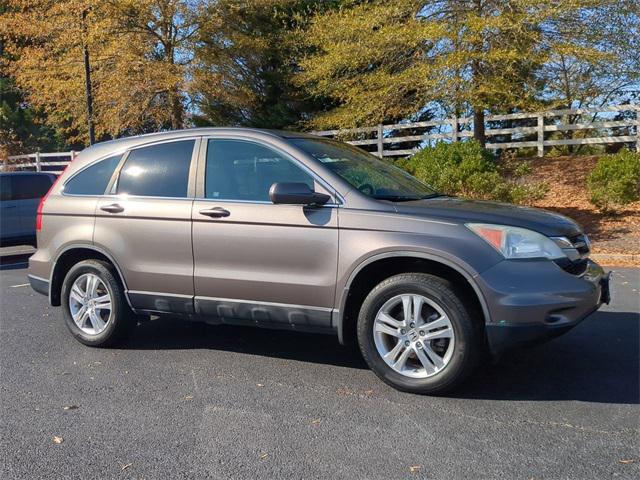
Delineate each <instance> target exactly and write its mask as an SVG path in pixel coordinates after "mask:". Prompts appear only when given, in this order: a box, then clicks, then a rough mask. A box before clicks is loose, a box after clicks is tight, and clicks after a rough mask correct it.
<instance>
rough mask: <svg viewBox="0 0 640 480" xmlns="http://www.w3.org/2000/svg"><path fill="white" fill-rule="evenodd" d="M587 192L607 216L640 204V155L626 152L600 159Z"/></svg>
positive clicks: (588, 178)
mask: <svg viewBox="0 0 640 480" xmlns="http://www.w3.org/2000/svg"><path fill="white" fill-rule="evenodd" d="M587 188H588V189H589V196H590V197H591V203H593V204H594V205H595V206H596V207H598V208H599V209H600V210H601V211H603V212H606V213H611V212H613V211H615V210H616V209H618V208H619V207H622V206H624V205H627V204H629V203H631V202H635V201H638V200H640V153H634V152H631V151H629V150H627V149H623V150H620V151H619V152H618V153H616V154H615V155H605V156H603V157H600V159H599V160H598V163H597V164H596V166H595V168H594V169H593V171H592V172H591V173H590V174H589V177H587Z"/></svg>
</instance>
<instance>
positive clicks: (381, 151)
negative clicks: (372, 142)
mask: <svg viewBox="0 0 640 480" xmlns="http://www.w3.org/2000/svg"><path fill="white" fill-rule="evenodd" d="M383 135H384V131H383V128H382V124H381V123H379V124H378V137H377V139H378V157H380V158H382V156H383V155H384V143H383V142H382V140H383Z"/></svg>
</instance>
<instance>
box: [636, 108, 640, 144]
mask: <svg viewBox="0 0 640 480" xmlns="http://www.w3.org/2000/svg"><path fill="white" fill-rule="evenodd" d="M636 152H638V153H640V110H636Z"/></svg>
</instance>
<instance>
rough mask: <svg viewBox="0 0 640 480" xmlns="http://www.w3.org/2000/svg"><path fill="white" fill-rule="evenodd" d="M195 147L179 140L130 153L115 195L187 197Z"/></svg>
mask: <svg viewBox="0 0 640 480" xmlns="http://www.w3.org/2000/svg"><path fill="white" fill-rule="evenodd" d="M194 145H195V140H180V141H176V142H168V143H160V144H156V145H150V146H148V147H141V148H136V149H135V150H131V152H130V153H129V156H128V157H127V160H126V161H125V163H124V165H123V166H122V170H121V171H120V178H119V179H118V189H117V193H118V194H128V195H136V196H143V197H173V198H184V197H186V196H187V188H188V185H189V169H190V167H191V155H192V153H193V147H194Z"/></svg>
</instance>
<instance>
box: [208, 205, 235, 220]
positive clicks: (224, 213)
mask: <svg viewBox="0 0 640 480" xmlns="http://www.w3.org/2000/svg"><path fill="white" fill-rule="evenodd" d="M200 215H206V216H207V217H211V218H221V217H228V216H229V215H231V212H229V210H225V209H224V208H222V207H213V208H205V209H204V210H200Z"/></svg>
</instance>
